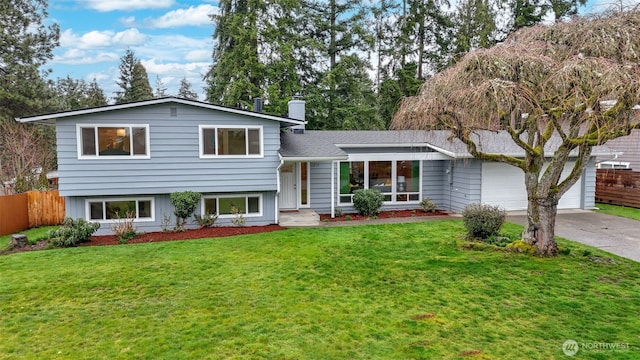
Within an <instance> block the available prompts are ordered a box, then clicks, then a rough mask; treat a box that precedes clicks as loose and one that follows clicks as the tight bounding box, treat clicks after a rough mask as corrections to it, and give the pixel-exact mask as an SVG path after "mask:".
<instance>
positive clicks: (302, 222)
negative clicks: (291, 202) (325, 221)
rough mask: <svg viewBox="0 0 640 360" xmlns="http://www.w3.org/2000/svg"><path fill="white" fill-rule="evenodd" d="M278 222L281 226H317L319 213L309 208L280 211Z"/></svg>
mask: <svg viewBox="0 0 640 360" xmlns="http://www.w3.org/2000/svg"><path fill="white" fill-rule="evenodd" d="M278 224H279V225H280V226H283V227H309V226H319V225H320V215H318V214H317V213H316V212H315V211H313V210H311V209H300V210H298V211H290V212H289V211H287V212H281V213H280V220H279V222H278Z"/></svg>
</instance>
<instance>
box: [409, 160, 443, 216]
mask: <svg viewBox="0 0 640 360" xmlns="http://www.w3.org/2000/svg"><path fill="white" fill-rule="evenodd" d="M445 164H448V161H444V160H435V161H422V198H423V199H425V198H429V199H431V201H433V202H434V203H435V204H436V206H437V208H438V209H440V210H449V202H448V197H447V196H446V195H447V192H446V189H448V188H449V187H448V186H447V187H446V189H445V186H444V185H445V184H446V182H445V181H446V178H445V175H446V174H445ZM414 206H415V205H414Z"/></svg>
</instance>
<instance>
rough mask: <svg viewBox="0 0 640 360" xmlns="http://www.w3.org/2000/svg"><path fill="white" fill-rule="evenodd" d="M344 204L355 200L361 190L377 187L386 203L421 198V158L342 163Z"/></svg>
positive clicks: (341, 176) (341, 181) (341, 188)
mask: <svg viewBox="0 0 640 360" xmlns="http://www.w3.org/2000/svg"><path fill="white" fill-rule="evenodd" d="M339 177H340V179H339V182H340V184H339V186H340V196H339V202H340V203H341V204H350V203H352V202H353V193H354V192H355V191H356V190H358V189H376V190H379V191H380V192H381V193H382V194H383V195H384V201H385V202H386V203H405V202H416V203H417V202H419V201H420V183H421V181H422V179H421V175H420V161H419V160H407V161H351V162H346V161H345V162H341V163H340V170H339Z"/></svg>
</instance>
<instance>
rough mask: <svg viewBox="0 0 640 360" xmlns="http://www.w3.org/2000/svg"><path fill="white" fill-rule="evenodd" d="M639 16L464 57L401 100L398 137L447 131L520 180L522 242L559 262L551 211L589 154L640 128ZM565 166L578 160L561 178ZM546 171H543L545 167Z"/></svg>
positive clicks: (605, 18)
mask: <svg viewBox="0 0 640 360" xmlns="http://www.w3.org/2000/svg"><path fill="white" fill-rule="evenodd" d="M638 29H640V11H639V10H638V9H634V10H631V11H627V12H623V13H620V12H618V13H607V14H601V15H598V16H591V17H587V18H577V19H573V20H572V21H569V22H565V23H556V24H554V25H551V26H543V25H538V26H534V27H531V28H525V29H522V30H520V31H518V32H516V33H514V34H512V35H511V36H510V37H509V38H508V39H507V40H506V41H505V42H504V43H502V44H499V45H497V46H494V47H492V48H491V49H482V50H477V51H474V52H472V53H469V54H468V55H466V56H465V57H464V58H463V59H461V61H460V62H458V63H457V64H456V65H455V66H453V67H451V68H448V69H446V70H445V71H443V72H441V73H439V74H437V75H436V76H434V77H433V78H432V79H430V80H429V81H427V82H426V83H425V84H424V85H423V87H422V89H421V91H420V93H419V94H418V95H417V96H415V97H411V98H407V99H405V100H404V101H403V103H402V104H401V107H400V110H399V111H398V113H397V114H396V115H395V117H394V119H393V124H392V127H394V128H396V129H409V128H410V129H448V130H451V132H452V137H454V138H457V139H460V140H461V141H462V142H463V143H464V144H466V146H467V149H468V151H469V152H470V153H471V154H472V155H473V156H474V157H476V158H478V159H483V160H490V161H500V162H504V163H507V164H510V165H513V166H516V167H518V168H520V169H522V171H523V172H524V175H525V183H526V189H527V196H528V209H527V212H528V223H527V225H526V226H525V230H524V232H523V234H522V236H523V240H525V241H527V242H528V243H530V244H533V245H535V246H537V248H538V251H539V252H540V253H541V254H545V255H556V254H557V251H558V248H557V244H556V242H555V239H554V233H555V220H556V214H557V205H558V201H559V199H560V197H561V196H562V195H563V194H564V193H565V192H566V191H567V190H569V188H571V186H573V185H574V184H575V183H576V181H577V180H578V179H579V178H580V176H581V175H582V173H583V171H584V169H585V167H586V166H587V163H588V159H589V157H590V156H591V153H592V148H593V147H594V146H598V145H602V144H604V143H605V142H607V141H608V140H610V139H613V138H617V137H620V136H624V135H628V134H629V133H630V132H631V130H632V129H636V128H640V122H639V118H638V116H637V115H638V114H636V112H637V111H636V110H634V106H636V105H637V104H639V103H640V71H639V70H640V66H639V62H640V36H638ZM480 130H491V131H506V132H508V133H509V134H510V137H511V139H512V141H513V142H514V143H515V144H517V145H518V146H519V147H520V148H522V149H523V153H524V157H514V156H510V155H508V154H491V153H485V152H483V151H482V150H481V145H482V144H479V143H477V139H478V137H477V136H476V135H474V133H475V132H477V131H480ZM568 160H575V163H574V166H573V168H572V171H571V173H570V174H569V175H568V176H566V177H563V176H562V172H563V169H564V167H565V164H566V163H567V161H568ZM547 164H548V166H547V167H545V165H547Z"/></svg>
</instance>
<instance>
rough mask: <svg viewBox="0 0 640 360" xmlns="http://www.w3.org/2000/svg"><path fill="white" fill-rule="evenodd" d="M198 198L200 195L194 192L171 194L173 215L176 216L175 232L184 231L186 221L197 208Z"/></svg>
mask: <svg viewBox="0 0 640 360" xmlns="http://www.w3.org/2000/svg"><path fill="white" fill-rule="evenodd" d="M200 197H201V195H200V193H198V192H194V191H182V192H174V193H171V205H173V214H174V215H175V216H176V229H175V230H176V231H184V229H185V228H184V227H185V225H186V224H187V219H188V218H189V217H190V216H191V215H193V213H194V212H195V211H196V207H198V202H200Z"/></svg>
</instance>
